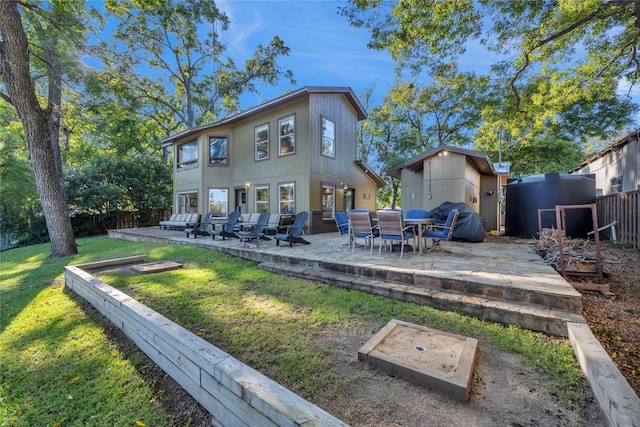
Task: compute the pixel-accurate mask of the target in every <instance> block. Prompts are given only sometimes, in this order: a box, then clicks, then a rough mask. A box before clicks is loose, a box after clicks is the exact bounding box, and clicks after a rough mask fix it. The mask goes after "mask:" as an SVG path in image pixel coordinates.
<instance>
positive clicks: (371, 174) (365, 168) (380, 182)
mask: <svg viewBox="0 0 640 427" xmlns="http://www.w3.org/2000/svg"><path fill="white" fill-rule="evenodd" d="M356 166H358V168H360V170H361V171H362V172H364V174H365V175H366V176H367V177H368V178H369V179H370V180H371V181H373V182H374V183H375V184H376V185H377V186H378V187H384V186H385V185H387V183H386V182H385V181H384V178H382V177H381V176H380V175H378V173H376V171H374V170H373V169H371V166H369V165H368V164H366V163H365V162H363V161H362V160H356Z"/></svg>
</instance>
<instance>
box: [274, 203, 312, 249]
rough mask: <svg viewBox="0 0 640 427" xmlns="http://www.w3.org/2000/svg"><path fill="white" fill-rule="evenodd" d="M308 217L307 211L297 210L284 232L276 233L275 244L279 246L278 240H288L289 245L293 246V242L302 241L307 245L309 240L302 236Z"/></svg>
mask: <svg viewBox="0 0 640 427" xmlns="http://www.w3.org/2000/svg"><path fill="white" fill-rule="evenodd" d="M307 219H309V212H307V211H302V212H298V213H297V214H296V216H295V219H294V220H293V224H292V225H289V226H287V228H286V229H285V231H284V232H280V233H277V234H276V235H275V236H274V238H275V239H276V246H280V241H281V240H285V241H287V242H289V246H293V244H294V243H302V244H303V245H308V244H309V242H307V241H306V240H304V239H303V238H302V234H303V233H304V225H305V224H306V223H307Z"/></svg>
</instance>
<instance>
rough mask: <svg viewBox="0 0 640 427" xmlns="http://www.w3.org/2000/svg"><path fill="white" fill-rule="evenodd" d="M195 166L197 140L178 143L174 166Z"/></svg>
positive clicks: (182, 167) (196, 165)
mask: <svg viewBox="0 0 640 427" xmlns="http://www.w3.org/2000/svg"><path fill="white" fill-rule="evenodd" d="M195 167H198V141H191V142H187V143H186V144H181V145H178V159H177V161H176V168H177V169H189V168H195Z"/></svg>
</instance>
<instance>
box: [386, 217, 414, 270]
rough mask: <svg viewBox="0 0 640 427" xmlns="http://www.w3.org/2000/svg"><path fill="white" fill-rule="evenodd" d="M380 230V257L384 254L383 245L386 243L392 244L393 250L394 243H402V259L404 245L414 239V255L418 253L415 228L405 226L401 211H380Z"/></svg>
mask: <svg viewBox="0 0 640 427" xmlns="http://www.w3.org/2000/svg"><path fill="white" fill-rule="evenodd" d="M378 229H379V230H380V240H381V242H380V249H379V250H378V255H380V254H381V252H382V245H383V244H384V245H385V248H386V242H388V241H389V242H391V247H392V249H393V242H399V243H400V258H402V254H403V253H404V245H405V243H408V242H409V239H413V245H412V247H413V253H414V254H415V253H416V244H415V242H416V236H415V233H414V232H413V226H411V225H409V226H405V225H404V220H403V217H402V212H401V211H394V210H382V211H378Z"/></svg>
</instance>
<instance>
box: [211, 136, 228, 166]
mask: <svg viewBox="0 0 640 427" xmlns="http://www.w3.org/2000/svg"><path fill="white" fill-rule="evenodd" d="M209 164H210V165H214V166H228V165H229V139H228V138H227V137H226V136H210V137H209Z"/></svg>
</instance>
